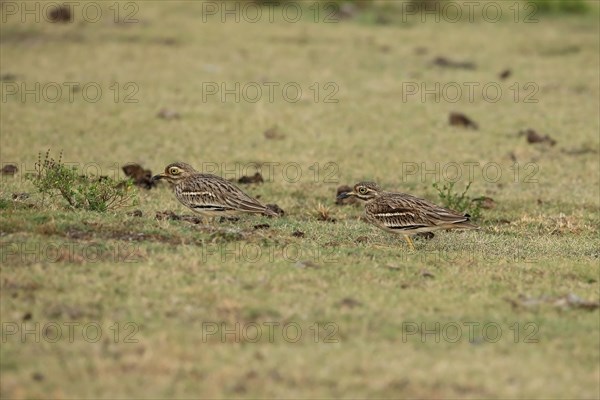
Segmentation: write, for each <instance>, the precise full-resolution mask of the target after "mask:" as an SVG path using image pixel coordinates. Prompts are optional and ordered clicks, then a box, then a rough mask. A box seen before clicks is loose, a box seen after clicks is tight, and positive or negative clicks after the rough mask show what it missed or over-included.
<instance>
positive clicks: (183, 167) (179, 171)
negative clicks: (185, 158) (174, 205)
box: [152, 162, 198, 184]
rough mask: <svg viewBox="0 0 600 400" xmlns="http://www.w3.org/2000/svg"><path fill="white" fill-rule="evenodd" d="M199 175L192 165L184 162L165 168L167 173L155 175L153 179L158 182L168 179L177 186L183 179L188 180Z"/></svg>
mask: <svg viewBox="0 0 600 400" xmlns="http://www.w3.org/2000/svg"><path fill="white" fill-rule="evenodd" d="M197 173H198V171H196V170H195V169H194V167H192V166H191V165H189V164H186V163H182V162H176V163H173V164H169V165H167V166H166V167H165V171H164V172H162V173H160V174H158V175H154V176H153V177H152V180H153V181H156V180H159V179H166V180H167V182H169V183H172V184H177V183H178V182H181V181H182V180H183V179H185V178H188V177H190V176H192V175H194V174H197Z"/></svg>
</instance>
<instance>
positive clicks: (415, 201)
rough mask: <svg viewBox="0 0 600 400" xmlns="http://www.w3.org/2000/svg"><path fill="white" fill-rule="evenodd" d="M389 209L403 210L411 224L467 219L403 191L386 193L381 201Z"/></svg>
mask: <svg viewBox="0 0 600 400" xmlns="http://www.w3.org/2000/svg"><path fill="white" fill-rule="evenodd" d="M382 203H383V204H385V205H386V206H387V207H388V208H390V209H394V210H395V209H397V210H399V212H405V213H406V216H405V217H404V219H405V220H407V221H409V222H411V223H412V224H413V225H419V224H422V226H440V225H441V226H445V225H452V224H458V223H461V222H466V221H469V216H468V215H463V214H460V213H458V212H456V211H452V210H449V209H447V208H444V207H440V206H438V205H436V204H434V203H432V202H430V201H428V200H425V199H421V198H419V197H415V196H411V195H409V194H404V193H394V194H391V195H388V197H386V198H385V201H384V202H382Z"/></svg>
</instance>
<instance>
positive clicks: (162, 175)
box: [151, 173, 166, 182]
mask: <svg viewBox="0 0 600 400" xmlns="http://www.w3.org/2000/svg"><path fill="white" fill-rule="evenodd" d="M165 176H166V175H165V174H164V173H161V174H158V175H154V176H153V177H152V179H151V180H152V182H154V181H157V180H159V179H162V178H164V177H165Z"/></svg>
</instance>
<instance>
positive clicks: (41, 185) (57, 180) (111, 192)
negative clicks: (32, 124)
mask: <svg viewBox="0 0 600 400" xmlns="http://www.w3.org/2000/svg"><path fill="white" fill-rule="evenodd" d="M35 170H36V172H35V173H34V174H32V175H30V176H29V178H30V179H31V180H32V181H33V184H34V186H35V187H36V188H37V190H38V191H39V192H40V193H41V195H42V205H43V202H44V200H45V198H46V196H49V197H51V198H52V197H55V196H56V195H60V196H61V197H62V198H63V199H64V200H66V201H67V203H68V204H69V206H70V207H71V208H74V209H84V210H90V211H99V212H104V211H107V210H110V209H115V208H119V207H125V206H128V205H132V204H135V192H134V191H133V187H132V185H133V184H132V182H131V181H129V180H119V181H115V180H114V179H111V178H109V177H106V176H101V177H94V176H85V175H80V174H79V172H78V171H77V168H76V167H74V166H67V165H65V164H64V163H63V162H62V152H61V153H60V155H59V157H58V161H56V160H54V159H53V158H51V157H50V150H48V151H47V152H46V155H45V157H44V159H42V153H40V154H39V157H38V162H37V163H36V164H35Z"/></svg>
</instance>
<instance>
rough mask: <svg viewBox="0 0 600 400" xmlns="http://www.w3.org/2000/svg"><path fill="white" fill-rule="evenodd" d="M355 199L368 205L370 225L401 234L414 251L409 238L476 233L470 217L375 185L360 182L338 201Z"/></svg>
mask: <svg viewBox="0 0 600 400" xmlns="http://www.w3.org/2000/svg"><path fill="white" fill-rule="evenodd" d="M350 196H354V197H356V198H359V199H361V200H364V201H366V202H367V204H366V205H365V215H366V218H367V220H368V221H369V222H371V223H372V224H374V225H376V226H378V227H379V228H382V229H384V230H386V231H388V232H394V233H400V234H403V235H404V238H405V239H406V241H407V242H408V244H409V245H410V246H411V248H413V249H414V245H413V243H412V240H411V239H410V235H414V234H416V233H421V232H432V231H436V230H440V229H479V228H478V227H477V226H476V225H474V224H472V223H471V222H469V215H468V214H465V215H462V214H460V213H457V212H456V211H452V210H449V209H447V208H443V207H440V206H438V205H435V204H433V203H431V202H429V201H427V200H425V199H420V198H418V197H415V196H412V195H410V194H406V193H394V192H386V191H384V190H382V189H381V188H380V187H379V185H377V184H376V183H374V182H360V183H357V184H356V185H354V189H353V190H352V191H351V192H347V193H341V194H340V195H339V196H338V198H346V197H350Z"/></svg>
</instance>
